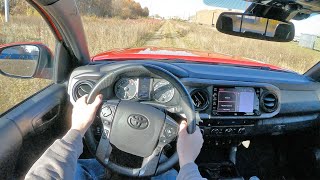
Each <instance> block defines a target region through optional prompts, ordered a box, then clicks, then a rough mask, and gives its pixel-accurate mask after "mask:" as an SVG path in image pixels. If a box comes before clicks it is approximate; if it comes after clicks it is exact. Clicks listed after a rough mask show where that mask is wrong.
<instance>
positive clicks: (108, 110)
mask: <svg viewBox="0 0 320 180" xmlns="http://www.w3.org/2000/svg"><path fill="white" fill-rule="evenodd" d="M119 102H120V101H118V100H112V101H106V102H104V103H103V104H102V107H101V110H100V119H101V122H102V125H103V131H102V135H101V138H100V141H99V144H98V146H97V151H96V157H97V158H98V159H99V160H100V161H101V162H104V163H106V164H107V163H108V162H109V157H110V154H111V151H112V146H111V143H110V139H109V138H110V133H111V127H112V123H113V119H114V115H115V112H116V110H117V106H118V104H119Z"/></svg>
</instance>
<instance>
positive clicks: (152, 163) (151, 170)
mask: <svg viewBox="0 0 320 180" xmlns="http://www.w3.org/2000/svg"><path fill="white" fill-rule="evenodd" d="M162 149H163V147H161V146H158V147H156V149H155V150H154V151H153V153H152V154H151V155H150V156H149V157H145V158H143V161H142V166H141V170H140V172H139V176H141V177H143V176H152V175H154V174H155V173H156V170H157V167H158V164H159V161H160V156H161V152H162Z"/></svg>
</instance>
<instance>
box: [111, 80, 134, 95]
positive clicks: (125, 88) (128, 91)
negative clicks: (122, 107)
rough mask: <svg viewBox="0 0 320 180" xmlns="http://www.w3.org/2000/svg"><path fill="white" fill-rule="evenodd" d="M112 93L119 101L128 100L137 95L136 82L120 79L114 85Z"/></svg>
mask: <svg viewBox="0 0 320 180" xmlns="http://www.w3.org/2000/svg"><path fill="white" fill-rule="evenodd" d="M114 91H115V94H116V96H117V97H118V98H119V99H122V100H130V99H132V98H134V97H135V96H136V94H137V82H136V81H135V80H134V79H130V78H123V79H120V80H119V81H118V82H117V83H116V85H115V87H114Z"/></svg>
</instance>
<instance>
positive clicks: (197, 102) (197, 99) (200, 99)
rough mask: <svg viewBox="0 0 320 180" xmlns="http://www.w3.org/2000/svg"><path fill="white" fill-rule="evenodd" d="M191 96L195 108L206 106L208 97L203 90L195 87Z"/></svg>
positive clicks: (202, 108)
mask: <svg viewBox="0 0 320 180" xmlns="http://www.w3.org/2000/svg"><path fill="white" fill-rule="evenodd" d="M191 98H192V101H193V105H194V107H195V108H196V110H204V109H206V108H207V107H208V104H209V98H208V94H207V93H206V92H205V91H204V90H201V89H196V90H194V91H192V93H191Z"/></svg>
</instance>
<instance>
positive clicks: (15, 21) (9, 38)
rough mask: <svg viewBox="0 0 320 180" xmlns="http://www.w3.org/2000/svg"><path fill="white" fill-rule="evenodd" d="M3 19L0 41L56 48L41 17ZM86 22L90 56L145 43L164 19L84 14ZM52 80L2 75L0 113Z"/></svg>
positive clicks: (22, 66) (0, 77)
mask: <svg viewBox="0 0 320 180" xmlns="http://www.w3.org/2000/svg"><path fill="white" fill-rule="evenodd" d="M1 19H3V18H1V17H0V44H6V43H12V42H35V41H38V42H42V43H44V44H46V45H47V46H48V47H49V48H50V49H51V50H52V51H54V47H55V39H54V37H53V35H52V33H51V32H50V29H49V28H48V27H47V25H46V24H45V22H44V20H43V19H42V18H41V17H40V16H11V21H10V22H9V23H8V24H5V23H4V22H3V21H1ZM83 22H84V28H85V31H86V36H87V41H88V44H89V51H90V55H91V56H92V55H95V54H97V53H101V52H103V51H106V50H110V49H114V48H130V47H139V46H142V45H143V44H145V42H146V41H147V40H148V38H149V37H150V36H151V35H152V34H153V33H154V32H155V31H157V30H158V29H159V28H160V27H161V25H162V21H159V20H152V19H138V20H120V19H101V18H96V17H83ZM18 66H19V67H17V66H14V67H15V68H14V69H16V70H19V72H20V71H21V70H26V68H25V66H24V65H23V64H21V63H19V64H18ZM0 68H2V67H1V66H0ZM6 68H9V66H6ZM12 68H13V66H11V69H10V70H11V71H12ZM20 73H21V72H20ZM51 83H52V81H51V80H44V79H15V78H9V77H5V76H2V75H0V89H1V90H0V97H1V99H0V114H2V113H3V112H5V111H6V110H8V109H10V108H11V107H13V106H14V105H16V104H17V103H19V102H21V101H22V100H24V99H26V98H28V97H30V96H31V95H32V94H34V93H35V92H38V91H39V90H41V89H43V88H44V87H46V86H48V85H49V84H51Z"/></svg>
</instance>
